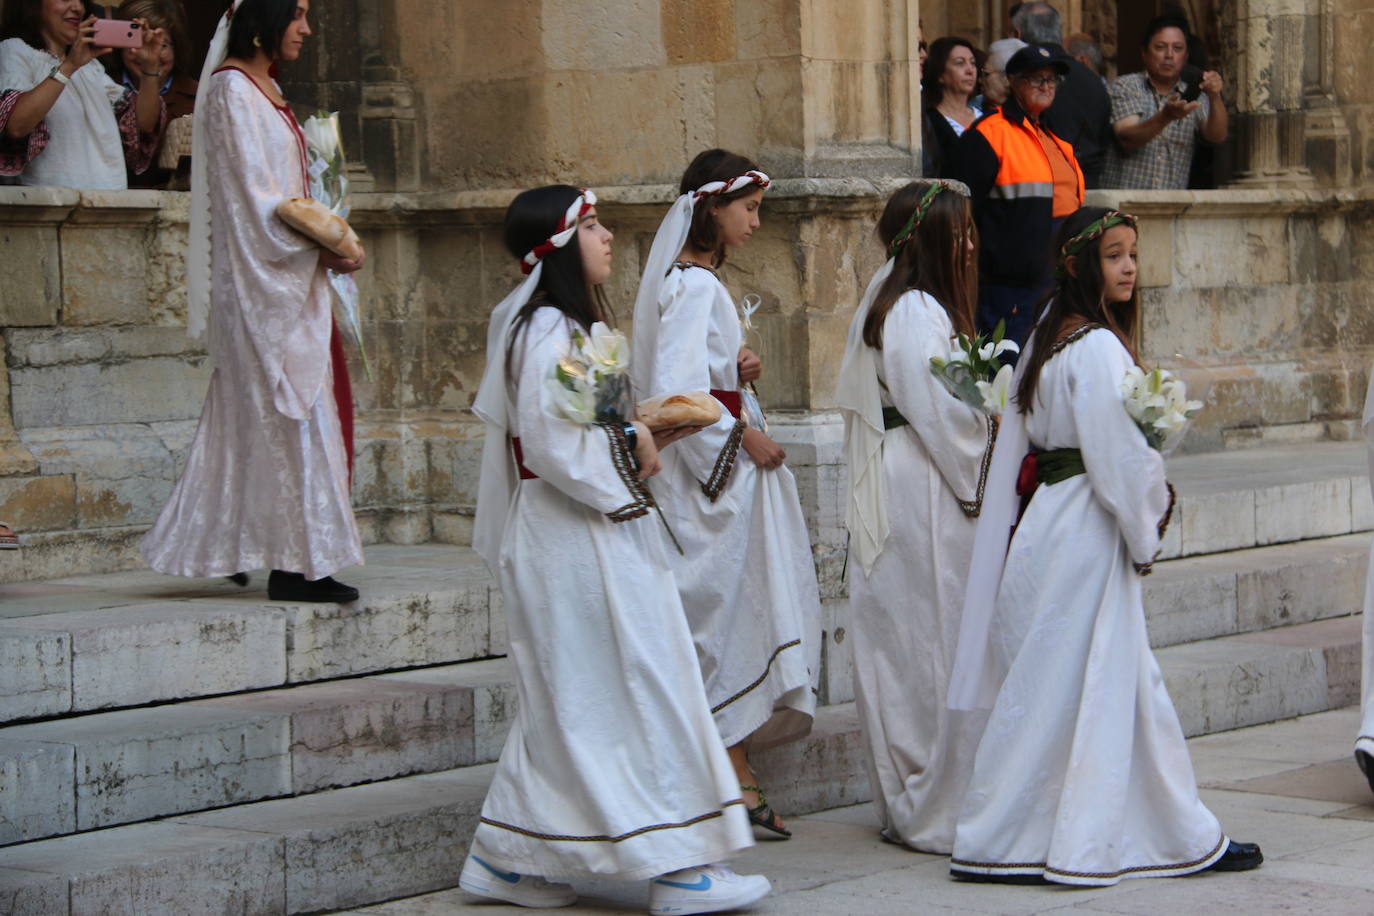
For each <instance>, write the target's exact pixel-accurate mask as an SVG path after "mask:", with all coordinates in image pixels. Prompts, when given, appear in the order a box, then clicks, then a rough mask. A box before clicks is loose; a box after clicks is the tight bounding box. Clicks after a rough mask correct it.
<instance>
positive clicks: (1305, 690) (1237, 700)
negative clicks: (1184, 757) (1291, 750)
mask: <svg viewBox="0 0 1374 916" xmlns="http://www.w3.org/2000/svg"><path fill="white" fill-rule="evenodd" d="M1157 656H1158V659H1159V665H1160V668H1161V669H1162V670H1163V672H1164V680H1165V683H1166V684H1167V685H1168V688H1169V695H1170V696H1171V697H1172V698H1173V701H1174V708H1175V709H1176V710H1177V711H1178V717H1179V721H1180V723H1181V724H1182V726H1183V733H1184V734H1185V735H1188V736H1193V735H1202V734H1210V733H1212V732H1217V731H1224V730H1226V729H1228V728H1241V727H1243V726H1246V725H1255V724H1258V723H1260V722H1272V721H1274V720H1276V719H1285V718H1288V717H1290V716H1298V715H1302V714H1304V713H1309V712H1317V711H1319V710H1323V709H1326V708H1327V683H1326V663H1325V659H1324V657H1323V654H1322V650H1321V649H1305V648H1287V647H1275V646H1269V645H1265V644H1263V643H1257V642H1251V641H1247V638H1246V637H1244V636H1231V637H1227V638H1224V639H1215V640H1209V641H1207V642H1201V643H1191V644H1188V645H1182V646H1171V647H1169V648H1167V649H1161V650H1159V652H1158V653H1157Z"/></svg>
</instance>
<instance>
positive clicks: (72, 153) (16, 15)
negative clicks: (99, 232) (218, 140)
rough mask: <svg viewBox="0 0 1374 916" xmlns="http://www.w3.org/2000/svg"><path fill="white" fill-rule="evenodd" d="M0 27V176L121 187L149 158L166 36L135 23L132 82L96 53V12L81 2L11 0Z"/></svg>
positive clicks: (157, 132)
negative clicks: (118, 77)
mask: <svg viewBox="0 0 1374 916" xmlns="http://www.w3.org/2000/svg"><path fill="white" fill-rule="evenodd" d="M7 12H8V15H7V16H6V17H5V21H4V24H3V26H0V38H3V39H4V40H3V41H0V175H6V176H18V178H19V183H20V184H25V185H48V186H62V187H73V188H94V189H115V190H118V189H122V188H126V187H128V179H127V178H126V165H127V168H130V169H133V170H134V171H141V170H143V169H146V168H147V167H148V165H149V163H151V162H152V161H153V157H154V154H155V152H156V150H157V145H158V142H159V141H160V140H161V137H162V129H163V127H164V126H165V123H166V112H167V109H166V105H165V104H164V103H163V100H162V96H161V95H159V94H158V91H157V90H158V87H159V86H160V85H161V81H162V78H163V76H164V74H163V73H162V72H161V70H160V69H159V60H160V58H161V54H162V44H163V41H164V40H165V38H166V33H165V32H164V31H163V30H162V29H150V28H148V27H147V23H146V22H143V21H141V20H140V21H139V29H138V31H139V32H141V34H142V44H141V45H140V46H139V47H138V49H137V51H136V53H135V56H136V58H137V60H138V61H139V66H140V68H141V73H142V75H141V77H140V82H139V88H147V89H149V90H150V91H147V92H143V93H135V92H131V91H130V90H129V89H128V88H126V87H124V86H121V85H119V84H117V83H116V82H115V81H114V80H112V79H110V77H109V76H108V75H107V74H106V73H105V70H104V68H103V67H101V65H100V63H99V61H97V60H96V58H98V57H100V56H101V55H103V54H107V53H109V51H110V48H109V47H100V46H99V45H98V44H97V36H96V30H97V22H98V20H97V19H96V17H95V16H86V15H85V6H84V4H83V3H82V0H11V2H10V3H9V4H8V5H7Z"/></svg>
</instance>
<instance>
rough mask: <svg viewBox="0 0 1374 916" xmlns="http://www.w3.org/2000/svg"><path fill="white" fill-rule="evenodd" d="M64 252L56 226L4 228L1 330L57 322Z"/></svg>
mask: <svg viewBox="0 0 1374 916" xmlns="http://www.w3.org/2000/svg"><path fill="white" fill-rule="evenodd" d="M6 222H8V221H6ZM0 225H3V224H0ZM60 251H61V249H60V246H59V245H58V242H57V230H56V229H55V228H54V227H52V226H15V225H3V228H0V263H3V264H4V265H5V283H4V284H3V285H0V327H10V328H19V327H43V326H45V325H53V324H56V323H57V315H58V310H59V309H60V308H61V307H62V270H61V264H62V256H61V253H60Z"/></svg>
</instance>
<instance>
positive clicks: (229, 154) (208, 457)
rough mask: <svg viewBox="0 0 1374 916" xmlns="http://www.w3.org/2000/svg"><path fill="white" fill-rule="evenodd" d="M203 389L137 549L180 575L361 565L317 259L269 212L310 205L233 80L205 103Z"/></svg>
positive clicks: (240, 81) (216, 87) (270, 114)
mask: <svg viewBox="0 0 1374 916" xmlns="http://www.w3.org/2000/svg"><path fill="white" fill-rule="evenodd" d="M204 104H205V108H206V112H205V114H206V123H207V129H208V130H209V132H210V136H211V137H212V138H213V141H212V142H211V143H210V145H209V152H210V161H209V169H208V171H207V176H208V178H209V181H210V182H211V185H210V189H209V192H210V200H211V229H212V239H213V241H212V250H211V265H212V266H211V309H210V337H209V346H210V355H211V358H212V359H213V361H214V365H215V371H214V374H213V375H212V376H211V378H210V389H209V392H208V393H207V394H206V398H205V407H204V409H203V410H202V412H201V416H200V426H199V427H198V428H197V430H196V436H195V440H194V441H193V442H192V444H191V449H190V451H189V453H188V454H187V457H186V466H185V468H184V469H183V471H182V474H181V479H180V480H178V481H177V484H176V486H175V488H174V489H173V490H172V494H171V496H170V498H169V499H168V500H167V504H166V505H165V506H164V507H163V509H162V513H161V514H160V515H159V517H158V520H157V523H156V524H155V525H154V526H153V528H152V530H151V531H149V532H148V534H147V535H145V536H144V538H143V541H142V543H141V545H140V547H141V549H142V551H143V556H144V558H145V559H147V561H148V565H149V566H151V567H152V568H153V569H156V570H157V571H158V572H163V573H169V574H171V575H177V576H223V575H229V574H232V573H236V572H243V571H246V570H254V569H264V568H270V569H281V570H286V571H289V572H300V573H304V574H305V576H306V577H307V578H309V579H318V578H321V577H323V576H328V575H332V574H333V573H334V572H336V571H338V570H340V569H342V568H344V567H347V566H357V565H360V564H361V563H362V562H363V551H362V543H361V541H360V540H359V537H358V528H357V524H356V522H355V520H354V517H353V506H352V500H351V496H350V493H349V481H348V456H347V454H346V453H345V451H344V441H343V434H342V432H341V429H340V426H339V413H338V408H337V406H336V404H335V402H334V394H333V376H332V370H331V363H330V352H329V340H330V333H331V331H332V329H333V320H334V319H333V305H332V300H331V299H330V295H331V293H330V289H329V282H328V279H327V277H326V274H325V270H324V268H322V267H321V266H320V264H319V254H320V248H319V246H317V245H316V244H315V243H314V242H313V241H311V240H310V239H308V238H306V237H305V236H303V235H301V234H299V233H297V232H295V231H294V230H292V229H290V228H288V227H287V225H286V224H285V223H283V222H282V221H281V220H280V219H278V218H277V216H276V212H275V211H276V206H277V204H278V203H280V202H281V201H282V200H283V199H285V198H287V197H304V196H306V195H307V194H308V190H307V187H306V183H305V172H304V163H303V156H304V149H303V148H302V145H301V142H302V141H301V140H300V139H299V138H298V134H297V132H296V130H295V129H294V128H293V127H292V125H291V122H290V120H289V115H288V114H287V113H286V112H284V111H283V110H281V109H278V108H277V107H276V106H275V105H273V104H272V103H271V102H270V101H269V100H268V99H267V96H266V95H264V94H263V92H262V91H261V90H260V89H259V88H258V87H257V85H256V84H255V83H254V82H253V81H252V80H251V79H250V78H249V77H248V76H247V75H245V74H243V73H242V72H239V71H236V70H223V71H220V72H218V73H216V74H215V75H214V76H213V77H211V85H210V87H209V89H208V92H207V94H206V98H205V103H204Z"/></svg>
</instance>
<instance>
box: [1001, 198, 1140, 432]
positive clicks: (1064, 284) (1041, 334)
mask: <svg viewBox="0 0 1374 916" xmlns="http://www.w3.org/2000/svg"><path fill="white" fill-rule="evenodd" d="M1110 212H1111V211H1110V210H1108V209H1106V208H1105V207H1080V208H1079V209H1078V211H1077V212H1075V213H1073V214H1071V215H1070V216H1069V217H1068V218H1067V219H1065V220H1064V225H1063V226H1062V227H1060V229H1059V237H1058V238H1057V239H1056V240H1055V245H1054V251H1055V257H1056V259H1057V258H1058V256H1059V251H1060V250H1061V249H1062V248H1063V247H1064V243H1065V242H1067V241H1069V240H1070V239H1072V238H1073V237H1074V236H1075V235H1078V233H1080V232H1082V231H1083V230H1084V229H1086V228H1088V227H1089V226H1090V225H1092V224H1093V223H1094V222H1096V221H1097V220H1099V219H1101V218H1102V217H1104V216H1106V215H1107V214H1108V213H1110ZM1102 238H1103V237H1102V236H1098V237H1097V238H1095V239H1093V240H1092V241H1091V242H1089V243H1088V245H1087V247H1085V248H1084V249H1083V250H1082V251H1081V252H1079V253H1078V255H1077V256H1076V257H1075V258H1074V273H1072V274H1066V275H1065V276H1064V278H1063V279H1062V280H1059V281H1058V282H1056V284H1055V288H1054V290H1053V291H1052V292H1051V293H1050V294H1049V296H1048V297H1047V299H1046V303H1047V304H1043V303H1042V306H1041V308H1040V309H1038V311H1041V316H1040V321H1039V323H1038V324H1036V326H1035V331H1034V332H1032V334H1031V344H1032V351H1031V354H1030V356H1029V357H1028V361H1027V363H1026V368H1025V370H1024V374H1023V375H1022V376H1021V384H1020V385H1019V386H1018V387H1017V389H1016V403H1017V405H1018V407H1019V409H1020V410H1021V412H1022V413H1030V412H1031V410H1032V408H1033V407H1034V406H1035V405H1034V399H1035V387H1036V383H1037V382H1038V381H1039V379H1040V370H1041V369H1043V368H1044V366H1045V362H1046V360H1048V359H1049V358H1050V356H1051V355H1053V352H1054V345H1055V343H1056V342H1057V341H1058V340H1059V337H1060V332H1061V331H1062V330H1063V329H1064V326H1065V324H1066V323H1074V322H1075V320H1076V323H1078V324H1080V325H1086V324H1099V325H1102V326H1103V327H1104V328H1107V329H1108V330H1109V331H1111V332H1112V333H1113V334H1115V335H1116V336H1117V339H1119V340H1120V341H1121V344H1122V346H1124V347H1125V348H1126V350H1127V352H1129V353H1130V354H1131V359H1133V360H1134V359H1137V356H1136V352H1135V344H1134V342H1133V341H1134V339H1135V332H1136V328H1137V327H1139V325H1140V287H1139V285H1138V284H1137V286H1136V287H1135V288H1134V289H1132V290H1131V298H1130V300H1129V301H1127V302H1124V303H1120V304H1116V305H1112V306H1108V305H1106V304H1105V303H1104V301H1103V296H1102V285H1103V282H1104V281H1103V278H1102V259H1101V251H1102Z"/></svg>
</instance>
